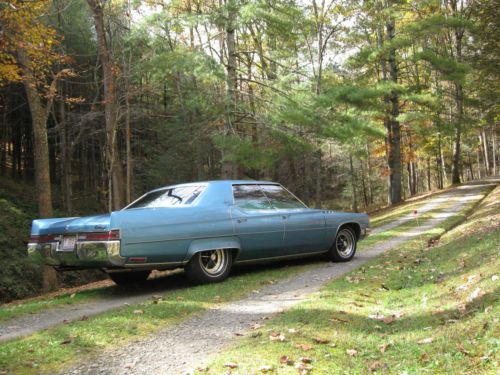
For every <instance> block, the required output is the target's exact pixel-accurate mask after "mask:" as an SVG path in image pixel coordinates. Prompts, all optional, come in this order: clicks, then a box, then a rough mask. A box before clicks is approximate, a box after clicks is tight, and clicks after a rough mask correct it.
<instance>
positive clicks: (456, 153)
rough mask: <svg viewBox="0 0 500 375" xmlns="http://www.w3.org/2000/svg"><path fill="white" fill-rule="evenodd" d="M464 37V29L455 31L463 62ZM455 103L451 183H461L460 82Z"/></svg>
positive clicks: (457, 52) (456, 85)
mask: <svg viewBox="0 0 500 375" xmlns="http://www.w3.org/2000/svg"><path fill="white" fill-rule="evenodd" d="M462 37H463V31H460V30H456V31H455V43H456V59H457V61H458V62H462ZM454 99H455V105H456V108H457V114H456V120H455V147H454V150H453V164H452V169H451V183H452V184H459V183H460V168H461V165H460V157H461V155H460V146H461V137H462V122H463V116H464V93H463V87H462V84H461V83H460V82H455V93H454Z"/></svg>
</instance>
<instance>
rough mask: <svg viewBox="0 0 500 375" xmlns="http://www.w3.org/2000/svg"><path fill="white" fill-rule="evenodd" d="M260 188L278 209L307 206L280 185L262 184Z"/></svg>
mask: <svg viewBox="0 0 500 375" xmlns="http://www.w3.org/2000/svg"><path fill="white" fill-rule="evenodd" d="M260 188H261V189H262V191H263V192H264V194H265V195H266V197H267V198H268V199H269V200H270V201H271V204H272V205H273V207H274V208H277V209H297V208H306V206H305V205H304V204H303V203H302V202H301V201H299V200H298V199H297V198H296V197H295V196H293V195H292V194H291V193H290V192H289V191H288V190H286V189H285V188H283V186H280V185H260Z"/></svg>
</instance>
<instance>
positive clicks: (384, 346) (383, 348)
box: [378, 342, 391, 353]
mask: <svg viewBox="0 0 500 375" xmlns="http://www.w3.org/2000/svg"><path fill="white" fill-rule="evenodd" d="M389 346H391V343H389V342H386V343H384V344H380V345H379V346H378V348H379V350H380V352H381V353H385V352H386V351H387V349H388V348H389Z"/></svg>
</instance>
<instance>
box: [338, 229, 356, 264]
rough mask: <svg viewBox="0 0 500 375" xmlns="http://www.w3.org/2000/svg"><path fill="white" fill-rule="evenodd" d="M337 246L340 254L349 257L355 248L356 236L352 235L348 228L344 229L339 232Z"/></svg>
mask: <svg viewBox="0 0 500 375" xmlns="http://www.w3.org/2000/svg"><path fill="white" fill-rule="evenodd" d="M335 246H336V249H337V252H338V253H339V255H340V256H342V257H344V258H347V257H349V256H350V255H351V254H352V252H353V250H354V238H353V236H352V232H351V231H350V230H348V229H342V230H341V231H340V232H339V233H338V234H337V241H336V242H335Z"/></svg>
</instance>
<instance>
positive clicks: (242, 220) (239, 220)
mask: <svg viewBox="0 0 500 375" xmlns="http://www.w3.org/2000/svg"><path fill="white" fill-rule="evenodd" d="M245 221H247V219H236V222H237V223H244V222H245Z"/></svg>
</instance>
